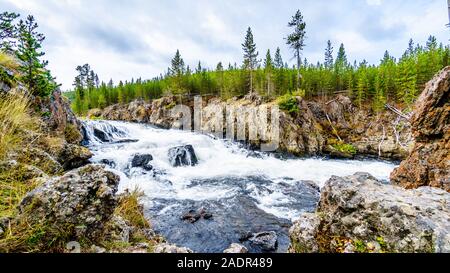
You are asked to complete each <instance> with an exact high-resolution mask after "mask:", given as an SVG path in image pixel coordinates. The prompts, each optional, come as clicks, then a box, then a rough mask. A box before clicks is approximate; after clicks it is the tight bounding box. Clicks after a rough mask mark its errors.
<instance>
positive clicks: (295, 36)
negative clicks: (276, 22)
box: [286, 10, 306, 88]
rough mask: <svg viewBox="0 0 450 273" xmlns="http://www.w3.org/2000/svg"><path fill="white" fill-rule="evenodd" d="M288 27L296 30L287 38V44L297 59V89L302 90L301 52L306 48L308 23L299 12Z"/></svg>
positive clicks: (298, 11)
mask: <svg viewBox="0 0 450 273" xmlns="http://www.w3.org/2000/svg"><path fill="white" fill-rule="evenodd" d="M288 26H289V27H291V28H294V30H293V32H292V33H291V34H289V35H288V37H287V38H286V40H287V44H288V45H289V46H290V47H291V48H292V50H293V51H294V58H297V88H300V79H301V74H300V69H301V52H302V50H303V47H304V46H305V39H306V30H305V29H306V23H305V22H304V21H303V15H302V13H301V12H300V10H297V12H296V13H295V15H294V16H293V17H292V20H291V21H290V22H289V23H288Z"/></svg>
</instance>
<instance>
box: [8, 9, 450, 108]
mask: <svg viewBox="0 0 450 273" xmlns="http://www.w3.org/2000/svg"><path fill="white" fill-rule="evenodd" d="M8 16H9V17H8ZM3 17H4V19H8V18H9V19H10V20H9V21H8V20H3V22H4V27H3V29H6V30H8V29H10V30H12V31H14V32H17V33H18V34H16V35H10V36H11V37H19V44H18V46H17V49H16V51H17V54H18V56H19V59H21V60H23V61H25V62H27V63H32V64H35V65H34V66H32V69H31V70H26V71H25V72H27V73H26V74H28V75H27V76H26V77H27V79H25V82H27V83H29V84H30V86H29V88H30V90H33V89H36V90H38V89H39V90H44V93H45V92H46V91H45V90H49V89H51V88H53V87H54V86H53V84H52V85H50V86H49V88H42V87H41V88H35V87H33V86H37V85H38V84H41V85H42V84H44V85H49V83H52V82H53V78H52V77H51V76H50V74H49V73H46V74H44V75H42V74H39V73H38V72H39V71H41V68H43V67H45V65H46V62H42V61H39V57H41V56H42V55H43V53H40V52H39V51H38V50H39V48H40V42H42V40H43V36H42V34H38V33H37V32H36V31H35V29H36V28H37V25H36V24H35V22H34V18H32V17H30V18H27V21H25V22H23V21H20V22H19V24H18V26H17V27H14V26H13V25H11V21H13V20H14V19H15V18H16V17H17V15H15V14H9V15H8V14H5V15H4V16H3ZM26 25H30V26H32V27H33V29H32V31H31V32H30V34H27V33H26V32H25V30H26V29H27V28H26V27H25V26H26ZM288 27H290V28H291V29H292V33H291V34H289V35H288V36H287V37H286V39H285V42H286V43H287V45H288V46H289V47H290V48H291V49H292V53H293V54H292V56H287V57H284V56H282V55H281V51H280V48H279V47H278V48H276V50H275V53H274V54H272V52H271V50H270V49H268V50H267V51H266V53H265V54H263V55H262V56H261V55H260V54H259V51H258V50H257V45H256V44H255V42H254V37H253V33H252V29H251V28H250V27H249V28H248V29H247V33H246V35H245V38H244V41H243V43H242V50H243V62H242V64H237V63H234V64H231V63H228V64H224V63H222V62H219V63H218V64H217V66H216V67H215V68H214V69H211V68H207V67H203V66H202V63H201V61H199V62H198V64H197V65H196V66H195V67H191V66H189V65H186V64H185V62H184V60H183V58H182V55H181V53H180V51H179V50H177V51H176V53H175V55H174V57H173V59H172V60H171V63H170V66H169V68H168V69H167V71H166V72H164V73H161V74H160V75H159V76H157V77H155V78H153V79H150V80H143V79H141V78H138V79H131V80H130V81H125V82H122V81H120V82H118V83H114V82H113V80H109V81H108V82H103V81H102V82H100V80H99V77H98V76H97V74H96V73H95V72H94V69H92V68H91V67H90V65H89V64H84V65H80V66H78V67H77V68H76V70H77V73H78V75H77V76H76V78H75V80H74V84H73V86H74V90H73V91H71V92H66V96H67V97H69V98H70V99H71V101H72V107H73V109H74V111H75V112H76V113H77V114H79V115H82V114H85V113H86V112H87V111H88V110H89V109H93V108H105V107H107V106H109V105H112V104H116V103H128V102H130V101H133V100H136V99H143V100H150V99H156V98H159V97H161V96H165V95H178V96H188V97H189V96H195V95H203V96H204V95H208V96H220V97H221V98H223V99H229V98H232V97H235V96H238V97H239V96H244V95H246V94H249V93H256V94H258V95H260V96H263V97H266V98H267V99H269V100H270V99H278V100H280V101H281V104H287V105H289V101H291V100H292V96H302V97H305V98H313V97H317V96H320V97H324V96H325V97H326V96H332V95H334V94H336V93H345V94H346V95H348V96H349V97H350V98H352V100H353V101H354V102H355V104H357V105H359V106H361V105H363V104H364V105H370V106H371V107H372V108H373V110H374V111H376V112H378V111H381V110H382V109H383V108H384V106H385V104H386V103H387V102H390V103H398V104H402V105H403V106H404V108H406V109H408V108H409V107H410V106H411V105H412V104H413V103H414V101H415V99H416V97H417V96H418V94H420V92H421V91H422V89H423V88H424V85H425V83H426V82H428V81H429V80H430V79H431V78H432V76H433V75H434V74H435V73H436V72H438V71H439V70H440V69H442V68H443V67H445V66H447V65H448V64H449V57H450V48H449V46H444V45H443V44H442V43H439V42H438V41H437V39H436V38H435V37H434V36H430V37H429V38H428V41H427V42H426V44H425V45H420V44H416V43H414V41H413V40H412V39H411V40H410V41H409V43H408V45H407V49H406V50H405V52H404V54H403V55H402V56H401V57H399V58H396V57H394V56H392V55H391V54H390V53H389V51H387V50H386V52H385V53H384V56H381V57H380V62H379V63H378V64H376V65H374V64H369V63H368V62H367V61H366V60H362V61H360V62H357V61H354V62H353V63H352V62H350V61H349V60H348V58H347V52H346V50H345V45H344V44H340V45H339V47H338V49H337V52H336V54H335V48H334V45H333V44H332V42H331V41H330V40H329V41H328V42H327V44H326V45H325V46H324V48H325V49H324V60H323V62H317V63H310V62H309V61H308V59H307V58H306V57H304V56H303V54H302V51H303V49H304V47H305V40H306V22H305V21H304V19H303V15H302V13H301V12H300V11H297V12H296V14H295V15H294V16H293V17H292V19H291V20H290V21H289V23H288ZM6 33H8V32H6ZM21 37H22V38H21ZM26 39H29V40H30V41H27V40H26ZM7 41H9V40H7ZM14 46H15V42H14V41H9V42H8V43H7V44H6V45H3V47H4V48H6V49H9V48H11V47H14ZM27 47H28V48H27ZM27 52H31V53H29V54H27ZM27 58H28V59H30V58H31V59H32V60H31V61H30V60H28V59H27ZM285 58H286V59H285ZM292 58H294V59H295V60H296V65H294V66H292V67H289V65H288V63H287V62H285V60H287V59H289V60H290V59H292ZM28 67H29V66H25V68H26V69H27V68H28ZM28 71H31V72H30V73H28ZM43 77H44V80H42V78H43ZM40 79H41V80H40ZM41 92H42V91H41ZM287 108H289V107H287ZM287 110H289V109H287ZM291 110H292V109H291ZM294 110H295V109H294Z"/></svg>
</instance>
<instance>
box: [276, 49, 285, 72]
mask: <svg viewBox="0 0 450 273" xmlns="http://www.w3.org/2000/svg"><path fill="white" fill-rule="evenodd" d="M274 64H275V68H277V69H281V68H283V66H284V63H283V58H282V57H281V51H280V48H279V47H277V51H275V58H274Z"/></svg>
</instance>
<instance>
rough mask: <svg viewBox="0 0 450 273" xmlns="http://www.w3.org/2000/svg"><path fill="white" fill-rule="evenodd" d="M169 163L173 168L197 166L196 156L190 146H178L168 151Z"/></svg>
mask: <svg viewBox="0 0 450 273" xmlns="http://www.w3.org/2000/svg"><path fill="white" fill-rule="evenodd" d="M168 155H169V161H170V164H171V165H172V166H173V167H182V166H195V165H197V164H198V159H197V156H196V155H195V152H194V147H192V145H185V146H179V147H175V148H171V149H169V153H168Z"/></svg>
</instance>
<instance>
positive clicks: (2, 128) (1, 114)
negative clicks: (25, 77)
mask: <svg viewBox="0 0 450 273" xmlns="http://www.w3.org/2000/svg"><path fill="white" fill-rule="evenodd" d="M29 109H30V100H29V98H28V97H27V96H26V95H24V94H21V93H18V92H10V93H8V94H0V160H4V159H5V158H6V156H7V155H8V153H9V152H10V151H12V150H15V149H17V148H18V147H19V146H20V145H21V144H22V143H23V142H24V139H25V138H26V137H27V132H29V131H37V130H38V129H39V120H38V119H37V118H35V117H33V116H32V115H31V114H30V112H29Z"/></svg>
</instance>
